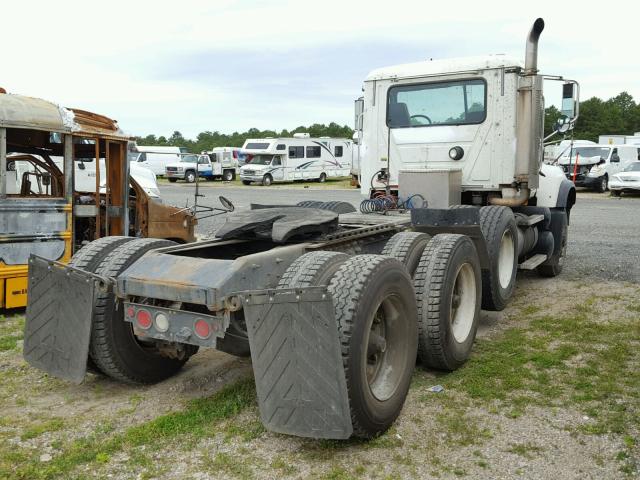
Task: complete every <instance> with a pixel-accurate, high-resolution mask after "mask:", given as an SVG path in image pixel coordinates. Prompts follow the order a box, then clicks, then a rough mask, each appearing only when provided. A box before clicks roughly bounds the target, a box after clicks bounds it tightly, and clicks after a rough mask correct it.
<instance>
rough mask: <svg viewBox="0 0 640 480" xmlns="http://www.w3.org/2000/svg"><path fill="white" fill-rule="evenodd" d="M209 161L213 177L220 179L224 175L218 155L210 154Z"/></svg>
mask: <svg viewBox="0 0 640 480" xmlns="http://www.w3.org/2000/svg"><path fill="white" fill-rule="evenodd" d="M209 160H210V163H209V165H210V166H211V175H213V176H214V177H219V176H220V175H222V166H221V165H220V162H219V156H218V154H217V153H210V154H209Z"/></svg>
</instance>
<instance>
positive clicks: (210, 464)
mask: <svg viewBox="0 0 640 480" xmlns="http://www.w3.org/2000/svg"><path fill="white" fill-rule="evenodd" d="M203 463H204V466H205V468H206V469H207V470H208V471H210V472H224V473H227V474H229V475H230V476H233V477H235V478H240V479H243V480H244V479H251V478H253V471H252V470H251V468H250V467H249V466H248V465H247V463H248V462H246V459H244V458H238V457H237V456H235V455H230V454H228V453H224V452H218V453H216V455H215V456H214V457H213V458H210V457H209V456H208V455H206V454H205V457H204V461H203Z"/></svg>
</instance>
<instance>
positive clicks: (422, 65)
mask: <svg viewBox="0 0 640 480" xmlns="http://www.w3.org/2000/svg"><path fill="white" fill-rule="evenodd" d="M522 67H524V63H523V62H522V61H521V60H518V59H516V58H514V57H509V56H507V55H484V56H478V57H459V58H448V59H444V60H427V61H423V62H415V63H404V64H401V65H392V66H390V67H382V68H378V69H376V70H373V71H372V72H370V73H369V75H367V78H366V79H365V82H370V81H373V80H386V79H393V78H407V77H409V78H410V77H420V76H426V75H439V74H452V73H462V72H472V71H477V70H486V69H492V68H522Z"/></svg>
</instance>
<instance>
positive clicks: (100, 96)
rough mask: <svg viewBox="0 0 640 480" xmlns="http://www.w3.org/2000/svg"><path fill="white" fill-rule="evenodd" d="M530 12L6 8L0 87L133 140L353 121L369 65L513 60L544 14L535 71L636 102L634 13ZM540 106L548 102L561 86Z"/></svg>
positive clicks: (443, 5) (362, 5) (542, 6)
mask: <svg viewBox="0 0 640 480" xmlns="http://www.w3.org/2000/svg"><path fill="white" fill-rule="evenodd" d="M529 3H530V5H531V6H529ZM529 3H527V2H513V1H511V2H498V1H492V0H484V1H482V2H478V1H465V2H456V1H450V2H429V1H425V0H418V1H403V0H395V1H393V2H384V3H382V2H375V1H372V0H370V1H365V2H360V1H358V2H356V1H349V0H347V1H344V0H342V1H333V0H322V1H314V2H306V1H302V0H298V1H292V2H286V1H260V0H256V1H232V0H216V1H192V0H180V1H177V2H159V1H155V2H151V1H140V0H129V1H127V2H123V1H119V0H115V1H114V0H111V1H108V2H87V1H82V2H52V1H42V2H34V1H29V0H20V1H8V2H4V3H3V5H2V8H1V9H0V12H1V13H0V15H1V18H2V25H1V26H0V49H1V50H0V52H1V54H0V55H1V58H2V62H1V63H0V86H1V87H4V88H5V89H7V91H9V92H11V93H20V94H25V95H30V96H36V97H42V98H45V99H48V100H52V101H54V102H57V103H60V104H62V105H65V106H69V107H78V108H82V109H86V110H92V111H95V112H97V113H101V114H104V115H107V116H110V117H112V118H115V119H117V120H118V121H119V123H120V125H121V127H122V128H123V129H125V130H126V131H127V132H129V133H131V134H134V135H146V134H148V133H155V134H157V135H167V136H168V135H170V134H171V133H172V132H173V131H174V130H179V131H181V132H182V133H183V134H184V135H185V136H187V137H194V136H195V135H197V134H198V133H199V132H201V131H204V130H211V131H214V130H218V131H220V132H227V133H230V132H233V131H234V130H237V131H244V130H247V129H248V128H250V127H256V128H260V129H267V128H271V129H278V130H279V129H282V128H294V127H296V126H298V125H308V124H311V123H314V122H319V123H328V122H331V121H336V122H338V123H340V124H348V125H351V124H352V122H353V100H354V99H355V98H356V97H358V96H359V95H360V92H361V88H362V80H363V79H364V77H365V76H366V75H367V73H368V72H369V71H370V70H373V69H374V68H377V67H382V66H386V65H393V64H397V63H407V62H414V61H420V60H426V59H429V58H433V59H439V58H448V57H456V56H468V55H484V54H489V53H506V54H509V55H514V56H517V57H518V58H522V59H523V58H524V43H525V37H526V34H527V32H528V30H529V28H530V25H531V23H532V22H533V20H534V19H535V18H536V17H538V16H541V17H543V18H544V19H545V22H546V28H545V31H544V32H543V34H542V37H541V40H540V51H539V67H540V69H541V70H542V71H543V72H544V73H548V74H561V75H564V76H565V77H568V78H574V79H577V80H578V81H579V82H580V83H581V88H582V91H581V97H582V99H586V98H589V97H591V96H598V97H601V98H605V99H606V98H609V97H611V96H614V95H616V94H618V93H619V92H621V91H623V90H626V91H628V92H629V93H631V94H632V95H633V96H634V98H635V99H636V101H640V61H639V59H640V33H639V30H638V24H639V18H640V16H639V14H640V4H638V3H636V2H622V1H620V2H618V1H611V0H609V1H607V2H598V4H597V7H593V8H592V7H590V6H586V2H580V3H578V2H575V5H580V6H574V2H569V1H567V2H560V1H540V0H538V1H535V2H529ZM594 4H596V3H595V2H594ZM98 5H100V7H98ZM100 8H104V10H101V9H100ZM546 97H547V103H548V104H549V103H555V104H558V103H559V97H560V93H559V90H557V89H550V90H548V91H547V93H546ZM552 97H553V98H552ZM555 97H558V98H555Z"/></svg>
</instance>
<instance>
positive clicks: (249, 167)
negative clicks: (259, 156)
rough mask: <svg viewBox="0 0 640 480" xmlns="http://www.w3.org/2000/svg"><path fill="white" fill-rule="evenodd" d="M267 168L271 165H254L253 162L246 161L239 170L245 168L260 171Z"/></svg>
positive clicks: (244, 169) (242, 170)
mask: <svg viewBox="0 0 640 480" xmlns="http://www.w3.org/2000/svg"><path fill="white" fill-rule="evenodd" d="M267 168H271V165H254V164H253V163H247V164H246V165H243V166H242V167H240V171H241V172H245V171H247V170H253V171H254V172H261V171H263V170H266V169H267Z"/></svg>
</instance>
